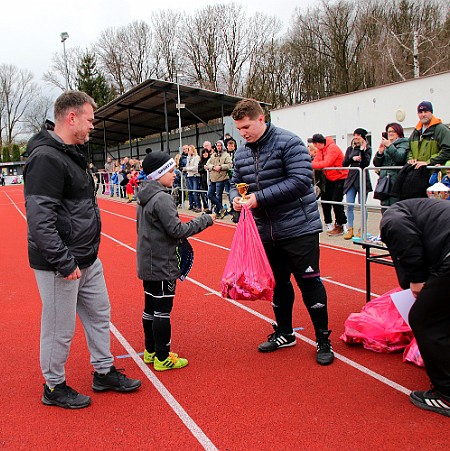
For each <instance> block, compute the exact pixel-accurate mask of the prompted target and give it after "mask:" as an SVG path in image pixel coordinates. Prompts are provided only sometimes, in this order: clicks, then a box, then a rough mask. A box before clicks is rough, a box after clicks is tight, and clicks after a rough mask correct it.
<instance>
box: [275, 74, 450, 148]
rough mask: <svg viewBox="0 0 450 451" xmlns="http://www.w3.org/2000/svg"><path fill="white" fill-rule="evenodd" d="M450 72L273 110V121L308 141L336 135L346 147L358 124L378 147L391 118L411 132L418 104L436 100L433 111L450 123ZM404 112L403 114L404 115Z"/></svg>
mask: <svg viewBox="0 0 450 451" xmlns="http://www.w3.org/2000/svg"><path fill="white" fill-rule="evenodd" d="M449 90H450V72H445V73H442V74H439V75H433V76H429V77H421V78H418V79H414V80H409V81H405V82H400V83H393V84H390V85H385V86H381V87H377V88H371V89H365V90H363V91H358V92H354V93H351V94H344V95H339V96H334V97H328V98H326V99H322V100H317V101H315V102H309V103H303V104H300V105H293V106H290V107H286V108H280V109H277V110H272V111H271V120H272V122H273V123H274V124H275V125H277V126H279V127H282V128H285V129H287V130H290V131H292V132H294V133H296V134H298V135H299V136H300V137H301V138H302V139H303V140H304V141H305V142H306V140H307V138H310V137H311V136H312V135H313V134H314V133H322V134H323V135H325V136H333V137H334V138H335V140H336V143H337V145H338V146H339V147H340V148H341V149H342V150H343V151H345V149H346V148H347V147H348V146H349V145H350V143H351V140H352V134H353V131H354V130H355V128H357V127H362V128H365V129H366V130H367V131H368V132H369V133H370V139H371V141H372V147H374V148H375V150H376V149H377V148H378V145H379V143H380V137H381V132H382V131H384V129H385V126H386V124H388V123H389V122H398V123H400V124H401V125H402V126H403V128H404V130H405V136H409V135H410V133H411V131H412V130H413V129H414V127H415V126H416V124H417V122H418V117H417V113H416V111H417V110H416V108H417V105H418V104H419V103H420V102H421V101H422V100H429V101H430V102H431V103H432V104H433V109H434V115H435V116H436V117H438V118H440V119H442V121H443V122H444V123H446V124H450V95H449ZM403 116H404V117H403Z"/></svg>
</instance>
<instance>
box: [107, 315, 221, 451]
mask: <svg viewBox="0 0 450 451" xmlns="http://www.w3.org/2000/svg"><path fill="white" fill-rule="evenodd" d="M110 326H111V332H112V333H113V334H114V335H115V337H116V338H117V340H118V341H119V343H120V344H121V345H122V346H123V347H124V348H125V350H126V351H127V352H128V354H129V355H130V356H131V358H132V359H133V360H134V361H135V363H136V365H137V366H138V367H139V368H140V369H141V371H142V372H143V373H144V374H145V375H146V376H147V379H148V380H149V381H150V382H151V383H152V384H153V386H154V387H155V388H156V390H157V391H158V392H159V394H160V395H161V396H162V397H163V398H164V400H165V401H166V402H167V404H169V406H170V408H171V409H172V410H173V411H174V412H175V413H176V414H177V415H178V417H179V418H180V420H181V421H182V422H183V423H184V424H185V426H186V427H187V428H188V429H189V431H190V432H191V433H192V435H193V436H194V437H195V438H196V439H197V440H198V442H199V443H200V444H201V445H202V446H203V448H204V449H206V450H208V451H215V450H217V448H216V447H215V446H214V444H213V442H212V441H211V440H210V439H209V438H208V437H207V435H206V434H205V433H204V432H203V431H202V430H201V429H200V427H199V426H198V425H197V423H196V422H195V421H194V420H193V419H192V418H191V417H190V416H189V414H188V413H187V412H186V411H185V410H184V409H183V407H182V406H181V404H180V403H179V402H178V401H177V400H176V399H175V397H174V396H173V395H172V394H171V393H170V391H169V390H167V388H166V387H165V386H164V384H163V383H162V382H161V381H160V380H159V379H158V378H157V377H156V376H155V374H153V372H152V371H150V369H149V368H148V366H147V365H146V364H145V363H144V361H143V360H142V359H141V358H140V357H139V355H138V354H137V352H136V351H135V350H134V349H133V347H132V346H131V345H130V343H128V341H127V340H126V339H125V337H124V336H123V335H122V334H121V333H120V332H119V331H118V330H117V328H116V327H115V326H114V324H113V323H110Z"/></svg>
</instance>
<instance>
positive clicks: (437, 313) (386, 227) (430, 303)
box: [381, 199, 450, 417]
mask: <svg viewBox="0 0 450 451" xmlns="http://www.w3.org/2000/svg"><path fill="white" fill-rule="evenodd" d="M449 224H450V203H449V202H446V201H443V200H439V199H409V200H404V201H400V202H397V203H395V204H394V205H392V206H391V207H389V208H388V209H387V211H386V212H385V213H384V215H383V218H382V220H381V239H382V240H383V242H384V243H386V245H387V247H388V249H389V252H390V253H391V256H392V260H393V262H394V265H395V269H396V272H397V276H398V279H399V283H400V286H401V287H402V288H404V289H407V288H410V289H411V291H412V293H413V295H414V297H415V298H416V301H415V302H414V304H413V306H412V307H411V310H410V312H409V323H410V326H411V329H412V331H413V333H414V336H415V338H416V340H417V344H418V346H419V350H420V354H421V356H422V358H423V361H424V364H425V369H426V371H427V374H428V376H429V378H430V380H431V385H432V388H431V390H428V391H413V392H411V394H410V400H411V402H412V403H413V404H414V405H415V406H417V407H419V408H421V409H425V410H431V411H433V412H436V413H440V414H442V415H445V416H448V417H450V227H449Z"/></svg>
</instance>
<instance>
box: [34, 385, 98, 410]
mask: <svg viewBox="0 0 450 451" xmlns="http://www.w3.org/2000/svg"><path fill="white" fill-rule="evenodd" d="M42 403H43V404H45V405H46V406H58V407H63V408H64V409H82V408H83V407H87V406H88V405H89V404H90V403H91V398H90V397H89V396H86V395H82V394H81V393H78V392H77V391H76V390H74V389H73V388H71V387H69V386H68V385H67V384H66V382H65V381H64V382H61V383H60V384H57V385H55V387H54V388H49V387H48V386H47V384H44V394H43V396H42Z"/></svg>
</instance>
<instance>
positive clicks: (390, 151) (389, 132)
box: [373, 122, 408, 213]
mask: <svg viewBox="0 0 450 451" xmlns="http://www.w3.org/2000/svg"><path fill="white" fill-rule="evenodd" d="M407 158H408V139H407V138H405V136H404V134H403V127H402V126H401V125H400V124H397V123H396V122H391V123H389V124H387V125H386V131H385V134H384V135H382V137H381V142H380V146H379V147H378V152H377V153H376V154H375V156H374V157H373V165H374V166H376V167H379V168H383V167H384V166H403V165H405V164H406V160H407ZM398 171H399V170H398V169H381V170H380V174H379V175H380V180H382V179H383V178H385V177H387V176H389V184H390V185H389V189H390V190H392V187H393V185H394V183H395V181H396V180H397V176H398ZM398 200H399V198H398V197H396V196H393V195H391V196H390V197H388V198H387V199H383V200H382V201H381V205H382V206H383V207H389V205H393V204H395V202H397V201H398ZM385 211H386V208H382V209H381V212H382V213H384V212H385Z"/></svg>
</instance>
